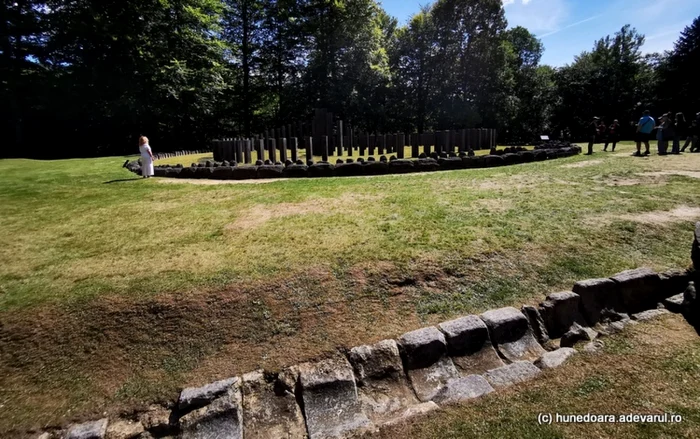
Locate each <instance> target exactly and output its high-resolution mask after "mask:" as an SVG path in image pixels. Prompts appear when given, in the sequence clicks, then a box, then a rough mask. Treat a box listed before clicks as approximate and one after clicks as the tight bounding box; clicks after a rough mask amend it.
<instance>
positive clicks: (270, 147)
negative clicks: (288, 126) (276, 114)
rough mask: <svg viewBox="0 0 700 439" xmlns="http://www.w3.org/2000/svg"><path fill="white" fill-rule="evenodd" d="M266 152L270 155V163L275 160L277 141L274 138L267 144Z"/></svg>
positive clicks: (273, 162)
mask: <svg viewBox="0 0 700 439" xmlns="http://www.w3.org/2000/svg"><path fill="white" fill-rule="evenodd" d="M267 154H268V155H269V157H270V161H271V162H272V164H275V162H276V161H277V142H276V141H275V139H270V140H269V141H268V144H267Z"/></svg>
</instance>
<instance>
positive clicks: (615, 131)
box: [603, 119, 620, 152]
mask: <svg viewBox="0 0 700 439" xmlns="http://www.w3.org/2000/svg"><path fill="white" fill-rule="evenodd" d="M618 140H620V122H619V121H618V120H617V119H615V120H613V123H612V124H610V126H609V127H608V137H607V138H606V139H605V146H604V147H603V151H607V150H608V144H609V143H612V150H613V152H615V146H617V142H618Z"/></svg>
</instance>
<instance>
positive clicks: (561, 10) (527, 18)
mask: <svg viewBox="0 0 700 439" xmlns="http://www.w3.org/2000/svg"><path fill="white" fill-rule="evenodd" d="M503 5H504V7H505V10H506V19H507V20H508V24H509V25H510V26H511V27H515V26H523V27H526V28H527V29H529V30H530V32H532V33H534V34H538V33H547V32H553V31H556V30H558V29H560V28H561V27H562V26H563V25H564V23H565V22H566V20H567V19H568V18H569V16H570V15H571V6H570V4H569V2H567V1H566V0H504V1H503Z"/></svg>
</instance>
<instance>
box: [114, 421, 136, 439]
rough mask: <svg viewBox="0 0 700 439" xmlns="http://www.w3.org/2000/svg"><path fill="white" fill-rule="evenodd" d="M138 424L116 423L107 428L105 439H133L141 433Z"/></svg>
mask: <svg viewBox="0 0 700 439" xmlns="http://www.w3.org/2000/svg"><path fill="white" fill-rule="evenodd" d="M143 431H144V428H143V425H141V423H140V422H128V421H123V420H122V421H117V422H113V423H111V424H109V426H108V427H107V435H106V439H134V438H137V437H139V436H140V435H141V433H143Z"/></svg>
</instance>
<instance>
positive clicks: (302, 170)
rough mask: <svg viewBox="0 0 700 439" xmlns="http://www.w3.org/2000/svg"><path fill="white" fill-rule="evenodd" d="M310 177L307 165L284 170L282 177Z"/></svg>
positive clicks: (297, 165) (291, 166)
mask: <svg viewBox="0 0 700 439" xmlns="http://www.w3.org/2000/svg"><path fill="white" fill-rule="evenodd" d="M308 175H309V167H308V166H306V165H305V164H303V162H302V164H298V163H295V164H292V165H289V166H287V167H286V168H284V171H283V172H282V176H283V177H284V178H305V177H308Z"/></svg>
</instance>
